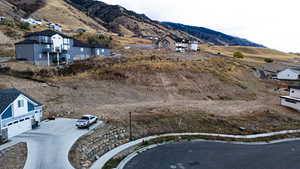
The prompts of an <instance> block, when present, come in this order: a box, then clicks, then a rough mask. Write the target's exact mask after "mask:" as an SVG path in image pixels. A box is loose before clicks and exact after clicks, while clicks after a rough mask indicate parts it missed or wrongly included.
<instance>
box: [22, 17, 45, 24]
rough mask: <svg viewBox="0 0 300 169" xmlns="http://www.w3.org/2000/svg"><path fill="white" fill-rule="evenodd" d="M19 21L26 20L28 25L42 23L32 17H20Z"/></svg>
mask: <svg viewBox="0 0 300 169" xmlns="http://www.w3.org/2000/svg"><path fill="white" fill-rule="evenodd" d="M21 22H26V23H29V24H30V25H42V22H41V21H39V20H35V19H33V18H27V19H24V18H21Z"/></svg>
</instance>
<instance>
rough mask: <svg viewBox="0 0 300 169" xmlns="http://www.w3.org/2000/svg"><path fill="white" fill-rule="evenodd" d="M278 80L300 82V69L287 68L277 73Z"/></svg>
mask: <svg viewBox="0 0 300 169" xmlns="http://www.w3.org/2000/svg"><path fill="white" fill-rule="evenodd" d="M277 79H278V80H293V81H298V80H300V69H298V68H287V69H284V70H282V71H280V72H278V73H277Z"/></svg>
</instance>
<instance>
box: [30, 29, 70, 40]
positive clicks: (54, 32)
mask: <svg viewBox="0 0 300 169" xmlns="http://www.w3.org/2000/svg"><path fill="white" fill-rule="evenodd" d="M56 34H59V35H60V36H62V37H64V38H71V37H69V36H67V35H64V34H62V33H59V32H56V31H53V30H50V29H48V30H44V31H40V32H33V33H31V34H29V35H27V36H25V37H30V36H53V35H56Z"/></svg>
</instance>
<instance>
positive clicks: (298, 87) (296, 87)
mask: <svg viewBox="0 0 300 169" xmlns="http://www.w3.org/2000/svg"><path fill="white" fill-rule="evenodd" d="M289 89H300V86H289Z"/></svg>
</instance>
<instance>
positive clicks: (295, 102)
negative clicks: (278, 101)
mask: <svg viewBox="0 0 300 169" xmlns="http://www.w3.org/2000/svg"><path fill="white" fill-rule="evenodd" d="M285 101H286V102H289V103H293V104H297V101H295V100H292V99H285Z"/></svg>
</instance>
